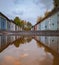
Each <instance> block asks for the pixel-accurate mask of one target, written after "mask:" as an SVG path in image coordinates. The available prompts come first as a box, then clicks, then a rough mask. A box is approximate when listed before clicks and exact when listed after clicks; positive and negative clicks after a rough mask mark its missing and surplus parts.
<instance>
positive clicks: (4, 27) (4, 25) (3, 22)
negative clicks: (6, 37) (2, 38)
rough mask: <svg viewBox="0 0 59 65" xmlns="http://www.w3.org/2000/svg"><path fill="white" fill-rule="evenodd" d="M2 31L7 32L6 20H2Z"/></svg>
mask: <svg viewBox="0 0 59 65" xmlns="http://www.w3.org/2000/svg"><path fill="white" fill-rule="evenodd" d="M1 29H2V30H6V19H4V18H1Z"/></svg>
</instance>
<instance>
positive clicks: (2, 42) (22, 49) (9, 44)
mask: <svg viewBox="0 0 59 65" xmlns="http://www.w3.org/2000/svg"><path fill="white" fill-rule="evenodd" d="M0 65H59V37H57V36H52V37H51V36H33V37H31V36H25V37H24V36H0Z"/></svg>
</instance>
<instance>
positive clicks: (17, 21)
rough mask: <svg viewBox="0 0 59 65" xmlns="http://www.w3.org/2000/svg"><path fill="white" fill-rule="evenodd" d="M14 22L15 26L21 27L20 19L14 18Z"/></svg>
mask: <svg viewBox="0 0 59 65" xmlns="http://www.w3.org/2000/svg"><path fill="white" fill-rule="evenodd" d="M14 22H15V24H16V25H18V26H21V19H19V17H15V19H14Z"/></svg>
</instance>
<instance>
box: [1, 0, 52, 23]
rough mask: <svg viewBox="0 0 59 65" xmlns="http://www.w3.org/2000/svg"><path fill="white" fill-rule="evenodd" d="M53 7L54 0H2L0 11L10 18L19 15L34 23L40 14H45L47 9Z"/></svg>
mask: <svg viewBox="0 0 59 65" xmlns="http://www.w3.org/2000/svg"><path fill="white" fill-rule="evenodd" d="M52 8H53V0H0V11H1V12H3V13H4V14H5V15H7V16H8V17H9V18H11V19H13V18H15V17H16V16H19V17H20V18H22V19H24V20H27V21H30V22H32V23H33V24H35V23H36V22H35V21H36V18H37V17H38V16H43V15H44V13H45V11H46V10H51V9H52ZM34 22H35V23H34Z"/></svg>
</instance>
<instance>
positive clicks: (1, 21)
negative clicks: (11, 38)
mask: <svg viewBox="0 0 59 65" xmlns="http://www.w3.org/2000/svg"><path fill="white" fill-rule="evenodd" d="M0 30H7V31H20V30H21V29H20V27H19V26H18V25H16V24H15V23H14V21H13V20H10V19H8V18H7V17H6V16H5V15H4V14H2V13H1V12H0Z"/></svg>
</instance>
